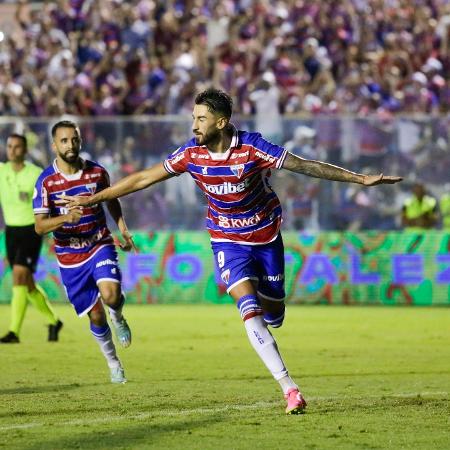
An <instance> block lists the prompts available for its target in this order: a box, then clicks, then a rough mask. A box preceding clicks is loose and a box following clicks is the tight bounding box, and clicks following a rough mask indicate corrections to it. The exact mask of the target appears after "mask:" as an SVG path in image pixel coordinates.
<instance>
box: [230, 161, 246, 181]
mask: <svg viewBox="0 0 450 450" xmlns="http://www.w3.org/2000/svg"><path fill="white" fill-rule="evenodd" d="M230 169H231V171H232V172H233V173H234V174H235V175H236V176H237V177H238V178H241V175H242V173H243V172H244V169H245V166H244V164H238V165H237V166H231V167H230Z"/></svg>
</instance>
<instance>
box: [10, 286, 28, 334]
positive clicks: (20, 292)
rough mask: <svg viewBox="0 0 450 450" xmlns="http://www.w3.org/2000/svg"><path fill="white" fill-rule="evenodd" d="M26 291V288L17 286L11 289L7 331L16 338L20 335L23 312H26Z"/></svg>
mask: <svg viewBox="0 0 450 450" xmlns="http://www.w3.org/2000/svg"><path fill="white" fill-rule="evenodd" d="M27 291H28V287H27V286H25V285H17V286H13V288H12V292H13V295H12V300H11V325H10V327H9V330H10V331H12V332H13V333H14V334H15V335H16V336H19V334H20V329H21V328H22V322H23V318H24V317H25V311H26V310H27V303H28V300H27Z"/></svg>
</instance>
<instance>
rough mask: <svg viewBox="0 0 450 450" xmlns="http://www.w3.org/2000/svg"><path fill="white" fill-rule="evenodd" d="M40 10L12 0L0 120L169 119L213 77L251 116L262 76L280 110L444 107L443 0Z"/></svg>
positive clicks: (3, 50) (140, 0) (114, 0)
mask: <svg viewBox="0 0 450 450" xmlns="http://www.w3.org/2000/svg"><path fill="white" fill-rule="evenodd" d="M40 5H41V6H40V7H39V8H37V7H35V6H34V5H33V4H32V3H30V4H27V3H26V2H24V1H20V2H18V3H17V12H16V21H17V24H18V26H19V27H20V29H21V30H22V34H21V36H20V39H15V38H13V37H12V36H5V38H4V39H3V41H2V42H0V86H1V87H0V107H1V110H2V112H3V113H4V114H7V115H22V116H27V115H33V116H37V115H38V116H48V115H59V114H61V113H62V112H66V113H73V114H78V115H105V114H106V115H111V114H165V113H174V114H175V113H180V112H181V111H183V112H186V105H189V104H191V103H192V100H193V96H194V94H195V92H196V91H198V90H199V87H200V86H201V85H203V84H205V83H208V82H209V80H213V82H214V83H215V84H218V85H221V86H222V87H223V88H225V90H229V91H230V92H232V93H233V96H234V100H235V109H236V111H237V112H241V113H244V114H247V113H250V112H251V107H252V102H253V104H254V107H255V109H256V110H258V106H257V102H256V100H255V98H253V100H252V99H251V97H252V96H253V97H255V95H254V94H255V91H260V80H261V78H262V77H263V75H264V74H267V73H272V74H273V76H274V79H271V80H270V81H269V84H270V85H271V87H270V89H269V92H270V96H272V95H274V94H272V93H273V92H275V88H276V89H277V90H278V94H277V95H278V99H277V103H278V106H279V108H280V111H281V113H283V112H289V113H292V112H302V111H308V112H312V113H316V112H318V111H322V112H324V111H323V109H324V108H325V111H326V109H327V107H328V105H329V104H330V103H333V102H334V103H333V104H334V107H335V108H337V110H338V111H340V112H343V113H345V112H350V113H361V114H363V115H369V114H373V113H380V112H383V111H388V112H390V113H397V112H402V111H406V112H423V113H430V112H436V111H443V112H446V111H448V110H449V109H450V80H449V75H448V74H449V67H450V58H449V54H450V52H449V51H448V47H449V45H448V41H449V30H450V19H449V17H450V6H449V4H448V2H447V1H446V0H434V1H430V0H418V1H416V2H415V3H414V5H413V6H414V7H412V6H409V4H408V3H405V2H401V1H398V0H395V1H392V2H379V1H376V0H351V1H343V0H339V1H334V2H323V1H320V0H311V1H308V2H295V1H287V0H281V1H276V2H275V1H271V2H269V1H252V0H245V1H243V0H241V1H238V2H232V1H224V2H219V1H211V0H196V1H186V2H179V1H178V2H173V1H163V0H130V1H127V2H124V1H118V0H98V1H95V2H94V1H76V2H73V1H69V0H59V1H46V2H43V3H40ZM0 8H1V5H0ZM267 78H268V76H266V79H267ZM254 86H257V87H258V89H254V88H253V87H254ZM263 89H266V90H268V88H267V87H266V88H263ZM272 104H274V103H273V101H272ZM64 105H66V106H64ZM266 112H267V113H269V112H270V111H266ZM274 114H275V112H274ZM262 131H264V130H262ZM269 131H270V130H269ZM266 135H267V133H266ZM275 136H276V135H275ZM335 150H336V149H333V151H335ZM335 156H339V154H338V152H330V157H333V159H330V161H331V160H334V157H335ZM337 159H338V158H337ZM337 159H336V160H337Z"/></svg>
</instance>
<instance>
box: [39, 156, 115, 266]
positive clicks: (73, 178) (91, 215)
mask: <svg viewBox="0 0 450 450" xmlns="http://www.w3.org/2000/svg"><path fill="white" fill-rule="evenodd" d="M109 184H110V181H109V175H108V172H107V171H106V170H105V168H104V167H102V166H101V165H100V164H98V163H96V162H93V161H88V160H86V161H83V167H82V169H81V170H79V171H78V172H77V173H75V174H73V175H66V174H63V173H61V172H60V171H59V169H58V166H57V165H56V161H55V162H53V164H52V165H51V166H49V167H47V168H46V169H45V170H44V171H43V172H42V173H41V175H40V176H39V178H38V180H37V182H36V187H35V192H34V196H33V211H34V214H35V215H37V214H48V215H50V217H55V216H58V215H62V214H65V213H66V210H65V208H64V207H60V206H57V205H56V204H55V200H57V199H58V197H59V196H60V195H61V194H66V195H92V194H95V193H96V192H99V191H101V190H103V189H105V188H107V187H108V186H109ZM53 236H54V239H55V252H56V257H57V258H58V263H59V265H60V266H62V267H74V266H78V265H80V264H82V263H83V262H85V261H86V260H88V259H89V258H90V257H91V256H92V255H94V253H96V252H97V250H99V249H100V248H101V247H103V246H104V245H111V244H113V243H114V242H113V238H112V236H111V232H110V231H109V229H108V227H107V225H106V216H105V212H104V210H103V207H102V205H101V204H97V205H93V206H89V207H83V215H82V216H81V219H80V221H79V222H78V223H77V224H68V223H66V224H64V225H63V226H62V227H61V228H59V229H58V230H56V231H54V232H53Z"/></svg>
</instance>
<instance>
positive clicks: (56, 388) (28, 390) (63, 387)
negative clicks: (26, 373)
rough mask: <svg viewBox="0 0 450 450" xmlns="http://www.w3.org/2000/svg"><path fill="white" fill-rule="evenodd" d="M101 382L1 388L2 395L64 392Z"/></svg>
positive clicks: (0, 393)
mask: <svg viewBox="0 0 450 450" xmlns="http://www.w3.org/2000/svg"><path fill="white" fill-rule="evenodd" d="M99 384H101V383H92V384H84V383H83V384H80V383H71V384H52V385H49V384H46V385H43V386H22V387H16V388H9V389H0V395H11V394H41V393H44V392H53V393H58V392H63V391H69V390H71V389H78V388H80V387H89V386H97V385H99Z"/></svg>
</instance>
